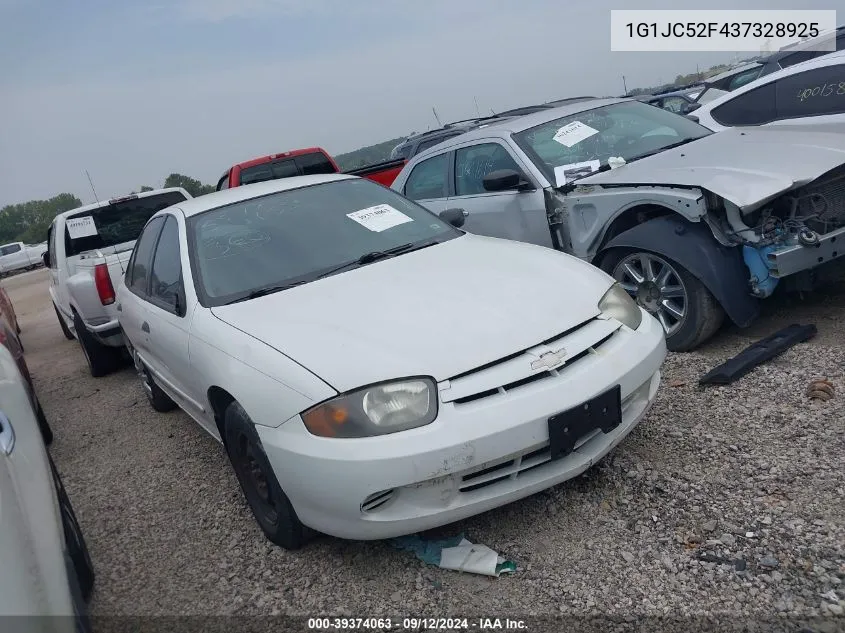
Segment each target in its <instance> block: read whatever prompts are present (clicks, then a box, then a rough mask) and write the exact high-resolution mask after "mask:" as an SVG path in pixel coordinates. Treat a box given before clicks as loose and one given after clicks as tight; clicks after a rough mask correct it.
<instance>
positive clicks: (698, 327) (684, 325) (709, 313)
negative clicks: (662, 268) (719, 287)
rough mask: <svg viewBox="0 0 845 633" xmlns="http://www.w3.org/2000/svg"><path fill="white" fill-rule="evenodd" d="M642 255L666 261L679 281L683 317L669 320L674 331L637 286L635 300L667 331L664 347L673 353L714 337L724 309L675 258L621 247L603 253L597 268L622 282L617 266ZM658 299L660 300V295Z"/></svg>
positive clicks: (652, 259)
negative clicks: (682, 297) (671, 321)
mask: <svg viewBox="0 0 845 633" xmlns="http://www.w3.org/2000/svg"><path fill="white" fill-rule="evenodd" d="M641 257H645V258H647V259H649V260H651V261H659V262H662V263H663V264H667V265H668V267H669V269H670V270H671V274H672V275H673V276H674V277H675V278H676V279H677V280H679V281H680V287H681V288H682V290H683V292H684V316H683V318H682V319H680V320H678V321H676V322H674V323H671V325H670V328H672V329H673V330H674V331H671V330H669V329H667V328H666V326H667V323H666V322H665V321H664V318H665V315H664V316H662V317H661V315H659V314H658V313H657V312H659V310H658V311H655V310H653V309H651V308H653V307H654V306H653V304H652V303H651V302H650V301H648V300H644V298H643V297H642V296H641V295H642V294H644V293H643V291H644V290H645V287H644V285H643V284H640V285H638V286H637V289H638V292H637V295H638V296H637V297H636V299H637V302H638V303H639V304H640V305H641V306H643V307H644V308H645V309H646V310H648V311H649V312H652V313H653V314H655V316H658V317H661V318H660V320H661V323H662V324H663V326H664V329H665V330H666V331H667V336H666V347H667V349H669V351H672V352H688V351H691V350H693V349H695V348H696V347H698V346H699V345H701V344H702V343H704V342H705V341H706V340H707V339H709V338H710V337H711V336H713V335H714V334H715V333H716V332H717V331H718V329H719V328H720V327H721V326H722V323H723V322H724V320H725V311H724V310H723V309H722V306H721V305H720V304H719V302H718V301H717V300H716V297H714V296H713V294H712V293H711V292H710V291H709V290H708V289H707V287H706V286H705V285H704V284H703V283H701V281H699V280H698V278H697V277H695V276H694V275H693V274H692V273H690V272H689V271H688V270H687V269H686V268H684V267H683V266H682V265H680V264H679V263H677V262H676V261H674V260H672V259H669V258H668V257H664V256H662V255H659V254H657V253H652V252H649V251H644V250H633V249H621V248H620V249H613V250H611V251H609V252H608V253H607V254H606V255H604V256H603V257H602V259H601V263H600V268H601V269H602V270H604V271H605V272H607V273H608V274H609V275H611V276H612V277H614V278H615V279H617V281H622V279H621V278H624V277H625V274H624V272H622V271H621V270H620V265H621V264H622V263H623V262H626V261H630V260H631V259H633V258H641ZM675 287H677V285H676V286H675ZM660 299H662V295H661V297H660ZM670 331H671V333H670Z"/></svg>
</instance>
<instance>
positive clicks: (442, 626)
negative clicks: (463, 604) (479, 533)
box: [308, 617, 528, 631]
mask: <svg viewBox="0 0 845 633" xmlns="http://www.w3.org/2000/svg"><path fill="white" fill-rule="evenodd" d="M527 628H528V627H527V625H526V623H525V621H524V620H520V619H511V618H426V617H407V618H401V619H399V618H308V629H309V630H313V631H390V630H397V631H432V630H438V631H497V630H511V631H525V630H527Z"/></svg>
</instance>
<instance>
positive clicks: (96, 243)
mask: <svg viewBox="0 0 845 633" xmlns="http://www.w3.org/2000/svg"><path fill="white" fill-rule="evenodd" d="M186 199H187V198H186V197H185V195H184V194H182V193H181V192H179V191H168V192H167V193H160V194H156V195H152V196H145V197H143V198H133V199H130V200H122V201H120V202H114V203H112V204H109V205H108V206H105V207H100V208H99V209H91V210H90V211H81V212H80V213H76V214H74V215H70V216H68V217H67V218H66V220H65V251H66V256H67V257H71V256H72V255H79V254H80V253H84V252H85V251H91V250H94V249H102V248H107V247H109V246H117V245H118V244H123V243H125V242H132V241H134V240H137V239H138V236H139V235H140V234H141V230H142V229H143V228H144V226H145V225H146V224H147V221H148V220H149V219H150V218H151V217H152V216H153V215H155V214H156V213H158V212H159V211H161V210H162V209H166V208H167V207H169V206H171V205H174V204H179V203H180V202H184V201H185V200H186Z"/></svg>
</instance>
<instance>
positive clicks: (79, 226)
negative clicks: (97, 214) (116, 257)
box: [66, 215, 97, 240]
mask: <svg viewBox="0 0 845 633" xmlns="http://www.w3.org/2000/svg"><path fill="white" fill-rule="evenodd" d="M66 224H67V232H68V233H70V239H72V240H75V239H79V238H80V237H91V236H92V235H97V225H96V224H94V218H92V217H91V216H90V215H84V216H82V217H81V218H71V219H69V220H68V221H67V223H66Z"/></svg>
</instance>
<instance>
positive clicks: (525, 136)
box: [513, 101, 712, 186]
mask: <svg viewBox="0 0 845 633" xmlns="http://www.w3.org/2000/svg"><path fill="white" fill-rule="evenodd" d="M708 134H712V132H710V130H708V129H707V128H705V127H703V126H701V125H699V124H698V123H694V122H693V121H691V120H690V119H687V118H686V117H683V116H680V115H678V114H674V113H672V112H668V111H666V110H663V109H662V108H657V107H655V106H652V105H648V104H646V103H641V102H639V101H625V102H622V103H616V104H613V105H607V106H602V107H599V108H594V109H592V110H586V111H584V112H579V113H577V114H572V115H570V116H566V117H562V118H560V119H555V120H553V121H549V122H547V123H542V124H540V125H538V126H536V127H532V128H529V129H527V130H524V131H522V132H518V133H515V134H514V135H513V138H514V140H515V141H516V143H517V144H518V145H519V146H520V147H521V148H522V150H523V151H524V152H525V153H526V154H527V155H528V156H529V157H530V158H531V160H532V161H533V162H534V164H536V165H537V167H538V168H539V169H540V171H542V172H543V173H544V174H545V176H546V177H547V178H548V179H549V182H552V183H555V184H557V185H558V186H560V185H563V184H564V182H567V181H570V180H572V179H573V176H571V175H567V176H566V177H564V174H563V172H565V171H568V170H570V169H574V172H571V173H575V174H576V175H575V176H574V177H583V176H585V175H588V174H589V173H590V171H591V170H595V169H597V168H599V167H600V166H603V165H607V161H608V159H609V158H610V157H611V156H614V157H622V158H624V159H625V160H626V161H628V162H630V161H632V160H636V159H637V158H641V157H643V156H645V155H649V154H653V153H657V152H659V151H662V150H664V149H667V148H669V147H673V146H677V145H679V144H681V143H685V142H687V141H690V140H694V139H699V138H701V137H703V136H707V135H708Z"/></svg>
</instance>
